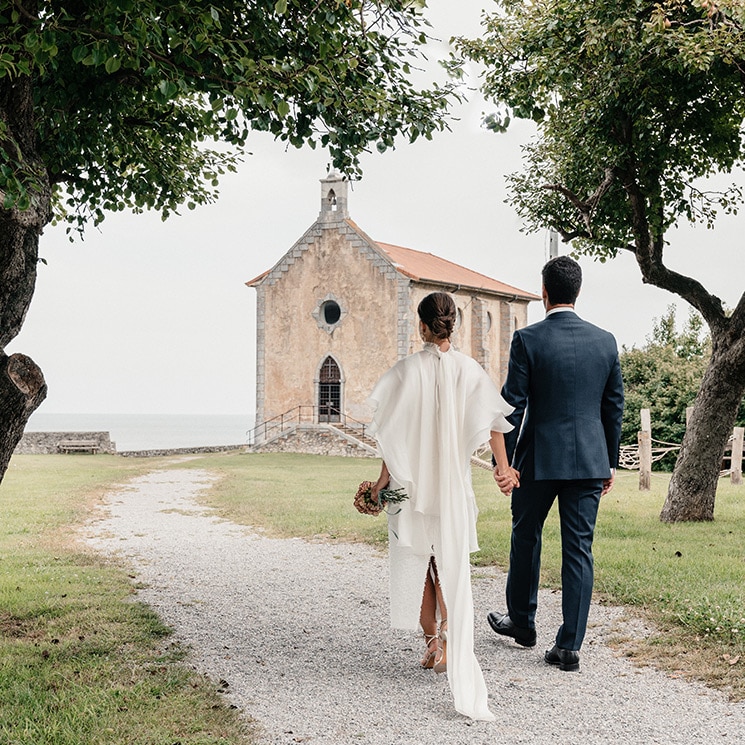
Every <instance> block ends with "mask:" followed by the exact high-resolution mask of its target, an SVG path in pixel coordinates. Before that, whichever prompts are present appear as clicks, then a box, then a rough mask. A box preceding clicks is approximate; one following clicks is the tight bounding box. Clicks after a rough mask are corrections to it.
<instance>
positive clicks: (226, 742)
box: [0, 453, 745, 745]
mask: <svg viewBox="0 0 745 745" xmlns="http://www.w3.org/2000/svg"><path fill="white" fill-rule="evenodd" d="M156 468H205V469H208V470H210V471H212V472H214V473H216V474H219V475H220V476H221V478H220V479H219V480H218V481H217V482H216V483H215V484H214V486H213V487H212V488H211V490H210V491H209V493H208V494H207V495H206V496H205V500H206V501H208V502H209V503H211V504H212V505H214V506H215V507H217V508H218V509H219V510H220V511H221V512H222V513H223V514H224V515H225V516H227V517H229V518H230V519H232V520H234V521H236V522H238V523H243V524H246V525H252V526H255V527H257V528H259V529H261V530H264V531H266V532H268V533H269V534H272V535H284V536H290V535H291V536H302V537H314V536H319V537H322V538H323V539H325V540H329V541H364V542H367V543H369V544H371V545H373V546H376V547H379V548H381V549H384V548H385V544H386V540H387V537H386V529H385V520H384V519H383V518H380V517H379V518H371V517H368V516H363V515H360V514H358V513H357V512H356V511H355V510H354V508H353V507H352V498H353V496H354V493H355V491H356V489H357V485H358V484H359V482H360V481H363V480H366V479H374V478H376V476H377V473H378V470H379V461H376V460H368V459H351V458H330V457H322V456H310V455H288V454H243V453H226V454H213V455H208V456H203V457H196V458H194V459H192V460H189V461H180V460H174V459H170V460H169V459H129V458H117V457H115V456H105V455H96V456H87V455H74V456H48V455H45V456H18V457H16V458H14V459H13V461H12V463H11V468H10V470H9V471H8V473H7V475H6V478H5V481H4V482H3V484H2V485H0V504H1V505H2V512H1V513H0V515H1V517H0V743H3V745H5V744H6V743H7V745H81V744H82V743H85V744H86V745H114V744H116V745H146V744H147V745H151V744H152V743H163V744H164V745H170V744H171V743H176V742H178V743H181V745H241V744H247V743H250V742H252V737H253V736H252V732H251V731H250V725H246V724H245V723H242V722H241V721H239V719H238V717H237V714H236V712H235V711H233V710H231V709H230V708H229V707H228V706H226V705H225V704H224V702H223V701H222V700H221V698H220V694H219V693H218V692H217V691H216V690H215V687H214V686H213V685H211V684H210V683H209V681H207V680H206V679H204V678H203V677H201V676H197V675H195V674H194V673H193V671H191V670H190V669H189V668H188V667H187V666H186V665H184V664H183V661H182V660H183V657H184V650H182V649H180V648H179V647H178V646H177V645H174V644H173V643H172V642H171V641H170V640H169V629H167V628H165V627H164V626H163V624H162V623H161V622H160V621H159V619H158V618H157V617H156V616H155V614H153V613H152V612H151V611H150V610H149V609H148V608H146V607H144V606H142V605H141V604H139V603H137V602H134V601H133V597H132V596H133V593H134V587H133V585H132V580H131V579H130V578H129V577H128V576H127V574H126V568H123V567H120V566H117V565H116V564H113V563H109V562H105V561H103V560H102V559H101V558H100V557H98V556H97V555H96V554H94V553H92V552H91V551H89V550H88V549H87V548H86V547H84V546H83V545H82V544H81V543H80V541H79V539H78V537H77V534H76V533H75V528H76V526H79V525H80V523H81V522H82V521H84V520H85V519H87V518H88V517H89V516H90V515H91V512H92V509H93V507H94V506H95V504H96V503H97V501H98V499H99V498H100V496H101V495H102V494H103V493H105V492H106V491H108V490H110V489H112V488H114V486H115V485H116V484H117V483H121V482H123V481H125V480H127V479H129V478H131V477H134V476H136V475H138V474H141V473H144V472H146V471H149V470H153V469H156ZM636 479H637V477H636V474H633V473H622V474H621V475H620V477H619V479H618V484H617V486H616V488H615V489H614V491H613V492H611V494H609V495H608V496H607V497H605V498H604V499H603V502H602V504H601V511H600V516H599V519H598V528H597V532H596V541H595V557H596V591H597V595H598V599H599V600H601V601H603V602H608V603H620V604H625V605H629V606H634V607H635V608H636V609H637V610H638V612H639V613H640V614H642V615H644V616H646V617H648V618H649V619H650V620H651V621H653V622H654V624H655V625H656V627H657V629H658V630H659V631H658V633H656V634H655V635H654V636H653V637H652V638H650V639H647V640H644V641H642V642H638V641H628V640H619V641H618V643H619V648H620V649H623V650H624V651H625V653H626V654H628V655H629V656H633V657H635V658H637V659H638V660H639V661H640V662H643V663H650V664H655V665H658V666H661V667H663V668H665V669H668V670H671V671H676V672H678V673H679V674H682V675H689V676H695V677H698V678H700V679H702V680H704V681H706V682H708V683H709V684H710V685H713V686H717V687H720V688H723V689H725V690H726V691H727V692H728V693H729V694H730V695H731V696H732V697H733V698H735V699H738V700H742V699H745V674H744V672H743V670H744V668H743V666H744V665H745V643H744V642H743V636H744V635H745V611H744V608H745V605H744V603H743V595H744V594H745V584H744V583H743V579H744V578H745V531H743V523H744V522H745V488H738V487H732V486H731V485H730V484H729V483H728V482H727V481H726V480H723V481H722V482H721V486H720V489H719V494H718V496H717V507H716V519H715V521H714V522H712V523H703V524H679V525H667V524H663V523H661V522H660V521H659V519H658V515H659V511H660V509H661V507H662V503H663V501H664V496H665V489H666V485H667V478H666V477H664V476H655V477H654V480H653V489H652V491H651V492H645V493H640V492H639V491H638V490H637V480H636ZM474 485H475V489H476V493H477V498H478V501H479V505H480V509H481V515H480V522H479V535H480V541H481V546H482V549H481V551H480V552H479V553H478V554H477V555H475V556H474V562H475V563H477V564H481V565H484V564H496V565H498V566H500V567H502V568H505V567H506V565H507V558H508V552H509V529H510V511H509V502H508V500H507V499H506V498H504V497H503V496H502V495H501V494H500V493H499V492H498V491H497V489H496V486H495V485H494V484H493V482H492V480H491V475H490V474H489V473H488V472H485V471H480V470H475V471H474ZM557 528H558V525H557V519H556V514H555V511H554V512H553V513H552V515H551V516H550V518H549V521H548V523H547V525H546V530H545V535H544V552H543V556H544V561H543V581H544V585H545V586H549V587H554V586H557V585H558V577H559V562H560V547H559V540H558V530H557Z"/></svg>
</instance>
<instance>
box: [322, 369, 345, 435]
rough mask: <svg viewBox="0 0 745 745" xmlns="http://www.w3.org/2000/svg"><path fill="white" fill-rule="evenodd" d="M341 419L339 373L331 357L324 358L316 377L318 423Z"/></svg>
mask: <svg viewBox="0 0 745 745" xmlns="http://www.w3.org/2000/svg"><path fill="white" fill-rule="evenodd" d="M340 419H341V372H340V370H339V365H337V364H336V360H335V359H334V358H333V357H326V359H325V360H324V361H323V364H322V365H321V371H320V374H319V376H318V421H319V422H338V421H340Z"/></svg>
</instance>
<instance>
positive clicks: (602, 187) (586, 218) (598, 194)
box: [541, 168, 616, 242]
mask: <svg viewBox="0 0 745 745" xmlns="http://www.w3.org/2000/svg"><path fill="white" fill-rule="evenodd" d="M615 177H616V176H615V173H614V171H613V169H612V168H606V169H605V175H604V177H603V180H602V181H601V183H600V184H599V185H598V188H597V189H595V191H594V192H593V193H592V194H591V195H590V196H589V197H588V198H587V199H585V200H584V201H583V200H582V199H580V198H579V197H578V196H577V195H576V194H575V193H574V192H573V191H572V190H571V189H568V188H567V187H566V186H563V185H562V184H544V185H543V186H541V189H546V190H547V191H557V192H559V193H560V194H563V195H564V196H565V197H566V198H567V200H568V201H569V203H570V204H571V205H572V206H573V207H574V208H575V209H576V210H577V212H579V214H580V217H581V218H582V222H583V223H584V224H585V230H584V231H582V230H575V231H574V232H573V233H571V234H565V233H564V232H563V231H562V230H560V229H559V228H557V230H559V232H560V233H561V235H562V238H563V240H564V241H565V242H567V241H570V240H572V238H578V237H580V236H581V237H583V238H592V237H593V235H592V215H593V213H594V212H595V210H596V208H597V206H598V203H599V202H600V200H601V199H602V198H603V195H604V194H605V193H606V192H607V191H608V189H610V186H611V184H612V183H613V181H614V180H615ZM567 235H569V236H571V237H567Z"/></svg>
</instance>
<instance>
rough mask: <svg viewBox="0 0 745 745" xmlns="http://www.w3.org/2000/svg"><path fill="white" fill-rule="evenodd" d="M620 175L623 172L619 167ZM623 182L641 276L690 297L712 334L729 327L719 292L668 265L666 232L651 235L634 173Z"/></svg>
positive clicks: (687, 298) (673, 291)
mask: <svg viewBox="0 0 745 745" xmlns="http://www.w3.org/2000/svg"><path fill="white" fill-rule="evenodd" d="M618 175H621V172H620V171H619V174H618ZM622 183H623V188H624V190H625V191H626V194H627V195H628V198H629V204H630V205H631V213H632V228H633V233H634V237H635V250H634V254H635V256H636V262H637V264H638V265H639V269H640V270H641V273H642V280H643V281H644V282H645V283H647V284H651V285H654V286H655V287H659V288H661V289H663V290H667V291H668V292H672V293H674V294H676V295H679V296H680V297H682V298H683V299H684V300H687V301H688V302H689V303H690V304H691V305H692V306H693V307H694V308H696V310H697V311H698V312H699V313H701V315H702V316H703V317H704V320H705V321H706V323H707V324H708V325H709V328H710V329H711V331H712V336H713V335H714V334H716V333H717V332H719V331H723V330H724V329H726V327H727V326H728V322H729V319H728V318H727V317H726V316H725V314H724V308H723V306H722V301H721V300H720V299H719V298H718V297H717V296H716V295H712V294H711V293H710V292H709V291H708V290H707V289H706V288H705V287H704V286H703V285H702V284H701V283H700V282H699V281H698V280H696V279H693V278H692V277H688V276H686V275H684V274H679V273H678V272H674V271H672V270H670V269H668V268H667V267H666V266H665V264H664V262H663V248H664V240H663V236H662V235H659V236H657V237H656V238H655V239H653V237H652V231H651V229H650V226H649V219H648V217H647V200H646V199H645V197H644V194H643V193H642V191H641V189H640V188H639V184H638V182H637V181H636V179H635V178H634V175H633V173H629V172H626V173H623V179H622Z"/></svg>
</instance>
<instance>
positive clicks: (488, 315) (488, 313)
mask: <svg viewBox="0 0 745 745" xmlns="http://www.w3.org/2000/svg"><path fill="white" fill-rule="evenodd" d="M491 325H492V317H491V311H488V310H487V311H486V332H487V333H489V331H491Z"/></svg>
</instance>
